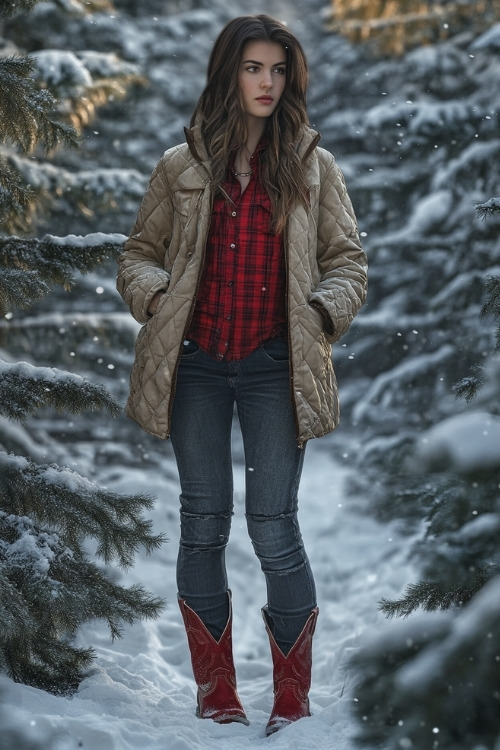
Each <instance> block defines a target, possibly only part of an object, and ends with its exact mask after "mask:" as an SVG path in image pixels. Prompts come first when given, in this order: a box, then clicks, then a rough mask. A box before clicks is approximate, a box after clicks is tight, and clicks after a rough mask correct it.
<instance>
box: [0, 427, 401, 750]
mask: <svg viewBox="0 0 500 750" xmlns="http://www.w3.org/2000/svg"><path fill="white" fill-rule="evenodd" d="M235 440H238V437H237V435H235ZM167 445H168V444H167ZM239 450H241V447H240V446H239V445H237V446H236V448H235V455H236V457H237V454H238V451H239ZM334 450H335V443H334V442H332V439H331V438H329V437H326V438H323V439H321V440H317V441H312V442H310V443H309V444H308V446H307V453H306V460H305V468H304V474H303V479H302V484H301V492H300V497H301V500H300V507H301V526H302V532H303V536H304V540H305V544H306V547H307V549H308V553H309V557H310V559H311V564H312V567H313V570H314V572H315V576H316V584H317V589H318V604H319V608H320V617H319V620H318V628H317V631H316V635H315V641H314V664H313V686H312V689H311V693H310V698H311V707H312V712H313V715H312V716H311V717H310V718H307V719H303V720H301V721H300V722H297V723H295V724H292V725H290V726H289V727H286V728H284V729H282V730H280V731H279V732H277V733H276V734H275V735H273V736H272V737H270V738H265V736H264V727H265V724H266V722H267V719H268V716H269V712H270V709H271V704H272V671H271V659H270V652H269V644H268V642H267V636H266V635H265V631H264V626H263V622H262V617H261V613H260V609H261V607H262V606H263V605H264V604H265V602H266V597H265V584H264V580H263V576H262V573H261V572H260V568H259V565H258V562H257V559H256V557H255V555H254V553H253V550H252V547H251V543H250V541H249V539H248V536H247V531H246V524H245V521H244V516H243V487H244V468H243V466H242V465H241V464H239V463H237V461H236V460H235V516H234V519H233V528H232V533H231V539H230V543H229V548H228V571H229V577H230V586H231V588H232V591H233V607H234V629H233V639H234V653H235V663H236V669H237V677H238V689H239V693H240V697H241V699H242V702H243V704H244V706H245V709H246V711H247V714H248V717H249V719H250V726H249V727H245V726H243V725H242V724H229V725H223V726H221V725H218V724H215V723H214V722H211V721H209V720H200V719H197V718H196V717H195V715H194V709H195V696H196V688H195V684H194V681H193V677H192V672H191V665H190V659H189V652H188V648H187V642H186V636H185V632H184V628H183V625H182V620H181V616H180V612H179V610H178V607H177V603H176V586H175V561H176V554H177V542H178V520H177V505H178V499H177V498H178V494H179V487H178V484H177V480H176V471H175V467H174V465H173V458H172V456H171V454H170V452H169V449H168V448H167V449H166V454H167V455H166V458H165V467H164V470H163V471H162V472H161V474H160V473H153V474H151V473H150V472H149V471H147V470H144V471H138V470H133V469H130V468H128V467H126V466H116V465H113V466H110V467H109V468H108V469H103V470H102V472H103V473H102V476H101V477H99V481H100V483H102V484H108V485H110V486H112V487H113V489H114V490H115V491H117V492H123V493H130V492H134V491H137V492H147V493H152V494H155V495H156V496H157V498H158V501H157V504H156V507H155V509H154V511H153V512H152V513H153V520H154V522H155V530H156V531H158V532H164V533H165V534H166V535H167V536H168V537H169V539H170V541H169V542H167V543H166V544H165V545H164V546H163V547H162V548H161V549H160V550H159V551H157V552H154V553H153V554H152V555H151V556H149V557H146V556H144V557H141V556H139V557H138V558H137V564H136V566H135V567H134V568H133V569H131V570H129V571H127V572H126V573H122V572H121V571H117V572H116V575H117V576H120V583H122V584H123V585H132V584H133V583H137V582H140V583H142V584H144V585H145V586H146V587H147V588H148V590H150V591H152V592H153V593H155V594H158V595H160V596H165V597H166V599H167V606H166V608H165V610H164V611H163V612H162V614H161V616H160V618H159V620H158V621H145V622H141V623H139V624H137V625H134V626H132V627H128V628H126V630H125V636H124V638H123V639H122V640H118V641H115V642H111V641H110V638H109V634H108V631H107V629H106V627H105V625H104V624H101V623H91V624H89V625H88V626H86V627H85V629H84V630H83V631H82V632H81V634H80V637H79V645H82V646H88V645H92V646H93V647H94V648H95V650H96V654H97V658H96V661H95V665H94V667H93V668H92V670H91V673H90V675H89V676H88V677H86V678H85V679H84V680H83V682H82V683H81V685H80V688H79V690H78V691H77V693H76V694H75V695H74V696H73V697H71V698H67V697H58V696H54V695H51V694H48V693H45V692H43V691H41V690H38V689H35V688H32V687H28V686H25V685H21V684H17V683H14V682H12V681H11V680H9V679H7V678H2V679H1V680H0V695H1V696H2V699H3V705H4V713H3V714H1V713H0V721H1V723H2V726H3V728H4V729H7V728H9V727H19V726H23V727H26V728H27V732H28V733H29V732H30V731H33V736H34V737H36V738H37V741H38V742H41V743H42V744H41V745H40V747H43V750H73V749H74V748H75V749H76V748H87V749H88V750H166V749H168V750H206V749H210V748H218V750H235V748H238V750H239V749H240V748H241V750H257V749H258V748H264V747H272V748H273V750H288V748H290V747H293V748H294V750H306V748H307V750H309V748H310V747H311V745H314V746H315V747H316V748H318V749H322V748H324V749H325V750H326V749H327V748H332V747H335V748H336V750H354V747H355V745H354V741H353V739H352V734H353V720H352V718H351V713H350V707H351V705H352V700H353V695H352V690H353V686H354V685H355V683H356V675H355V674H353V672H352V671H351V669H349V667H348V660H349V657H350V656H351V655H352V654H353V653H354V652H355V651H356V649H357V648H358V646H359V642H360V638H361V637H362V636H366V634H369V633H373V632H376V633H378V634H379V635H380V634H381V633H383V632H384V631H385V630H386V629H388V630H390V629H391V627H392V628H393V627H394V624H393V623H392V624H391V623H389V622H388V621H387V620H385V618H384V617H383V615H382V614H381V613H379V612H378V608H377V602H378V601H379V600H380V599H381V598H382V597H392V596H395V595H397V594H398V593H399V592H400V591H401V589H402V588H403V587H404V586H405V584H406V583H407V582H408V580H411V579H412V577H414V575H413V571H411V570H409V568H408V563H407V562H406V551H405V550H406V545H407V544H408V540H407V539H406V540H405V541H403V540H402V539H401V538H399V537H398V534H397V533H396V531H395V529H393V528H391V526H390V525H380V524H378V523H377V522H376V521H375V520H374V519H373V518H372V517H371V515H370V514H369V513H367V512H366V499H365V498H354V497H350V496H349V497H346V496H345V491H344V485H345V482H346V480H347V478H348V476H349V468H348V467H346V466H345V465H341V463H340V462H341V460H342V459H341V458H340V456H338V457H336V456H335V455H334ZM106 472H109V474H106ZM0 746H1V742H0Z"/></svg>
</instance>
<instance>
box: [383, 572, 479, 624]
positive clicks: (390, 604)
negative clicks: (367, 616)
mask: <svg viewBox="0 0 500 750" xmlns="http://www.w3.org/2000/svg"><path fill="white" fill-rule="evenodd" d="M492 575H493V573H492V572H487V571H486V570H479V571H478V572H477V573H476V575H475V576H474V580H473V582H472V584H471V585H470V586H467V587H465V586H457V587H452V588H451V589H449V590H448V589H446V588H445V587H444V586H443V585H442V584H440V583H436V582H433V581H420V582H419V583H411V584H409V585H408V586H407V587H406V595H405V596H404V597H403V598H402V599H398V600H395V601H391V600H389V599H385V598H384V599H382V600H381V601H380V603H379V609H380V610H381V611H382V612H383V613H384V614H385V616H386V617H388V618H392V617H408V616H409V615H410V614H411V613H412V612H414V611H415V610H416V609H418V608H419V607H422V609H424V610H425V611H426V612H434V611H436V610H445V609H450V607H453V606H456V607H463V606H464V605H465V604H467V602H469V601H470V600H471V599H472V598H473V597H474V596H475V595H476V594H477V593H478V592H479V591H480V590H481V589H482V587H483V586H484V585H485V583H486V582H487V581H489V580H490V578H491V577H492Z"/></svg>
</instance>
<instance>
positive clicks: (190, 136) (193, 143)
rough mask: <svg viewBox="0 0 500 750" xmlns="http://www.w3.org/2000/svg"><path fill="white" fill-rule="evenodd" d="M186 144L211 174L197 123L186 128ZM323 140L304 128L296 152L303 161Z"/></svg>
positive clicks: (309, 129) (318, 135)
mask: <svg viewBox="0 0 500 750" xmlns="http://www.w3.org/2000/svg"><path fill="white" fill-rule="evenodd" d="M184 134H185V136H186V143H187V145H188V147H189V150H190V152H191V154H192V156H193V158H194V159H196V161H197V162H198V163H200V164H202V165H203V166H204V167H205V169H206V170H207V171H208V172H209V173H211V166H210V157H209V156H208V153H207V150H206V148H205V143H204V141H203V137H202V135H201V128H200V125H199V124H198V123H196V124H195V125H194V126H193V127H192V128H184ZM320 139H321V135H320V134H319V133H317V132H316V131H315V130H313V129H312V128H309V127H306V126H304V128H303V130H302V134H301V135H300V137H299V139H298V140H297V145H296V147H295V148H296V151H297V153H298V155H299V157H300V158H301V160H302V161H306V159H307V158H308V157H309V156H310V155H311V153H312V152H313V151H314V149H315V148H316V146H317V145H318V143H319V141H320Z"/></svg>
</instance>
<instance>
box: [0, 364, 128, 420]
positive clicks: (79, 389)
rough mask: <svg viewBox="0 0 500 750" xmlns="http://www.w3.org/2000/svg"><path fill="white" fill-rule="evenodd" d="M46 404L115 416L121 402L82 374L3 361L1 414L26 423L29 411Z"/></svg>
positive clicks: (67, 409)
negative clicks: (102, 411)
mask: <svg viewBox="0 0 500 750" xmlns="http://www.w3.org/2000/svg"><path fill="white" fill-rule="evenodd" d="M43 406H50V407H52V408H54V409H56V410H57V411H59V412H62V411H69V412H70V413H71V414H79V413H80V412H83V411H95V410H97V409H99V410H100V409H105V410H106V411H108V412H110V413H111V414H113V415H116V414H118V413H119V412H120V406H119V404H118V403H117V402H116V401H115V399H114V398H113V396H111V394H110V393H109V392H108V391H107V390H106V389H105V388H104V387H103V386H101V385H95V384H93V383H89V382H88V381H87V380H85V378H83V377H82V376H81V375H75V374H74V373H69V372H64V371H63V370H58V369H56V368H52V367H34V366H33V365H30V364H28V363H27V362H16V363H14V364H11V363H7V362H3V361H2V360H0V414H2V415H4V416H6V417H8V418H9V419H13V420H17V421H19V422H23V421H24V420H25V418H26V415H27V414H34V413H35V412H36V411H37V409H39V408H41V407H43Z"/></svg>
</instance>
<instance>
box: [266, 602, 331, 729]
mask: <svg viewBox="0 0 500 750" xmlns="http://www.w3.org/2000/svg"><path fill="white" fill-rule="evenodd" d="M262 614H263V616H264V622H265V625H266V630H267V634H268V636H269V643H270V645H271V655H272V658H273V681H274V705H273V710H272V711H271V716H270V718H269V721H268V723H267V727H266V735H268V736H269V735H270V734H273V732H277V731H278V729H281V728H282V727H284V726H286V725H287V724H291V723H292V721H297V719H302V718H304V716H310V715H311V712H310V710H309V698H308V693H309V689H310V687H311V667H312V637H313V634H314V630H315V628H316V620H317V619H318V608H317V607H316V608H315V609H313V610H312V612H311V614H310V615H309V618H308V620H307V622H306V624H305V625H304V627H303V629H302V632H301V634H300V635H299V637H298V638H297V640H296V641H295V643H294V644H293V646H292V648H291V649H290V651H289V652H288V654H287V655H286V656H285V655H284V653H283V652H282V650H281V649H280V647H279V646H278V644H277V643H276V641H275V640H274V636H273V634H272V633H271V630H270V628H269V620H268V616H267V614H266V612H265V611H264V610H262Z"/></svg>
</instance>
